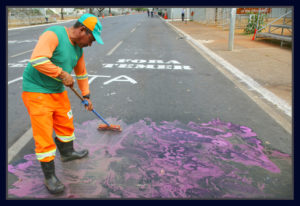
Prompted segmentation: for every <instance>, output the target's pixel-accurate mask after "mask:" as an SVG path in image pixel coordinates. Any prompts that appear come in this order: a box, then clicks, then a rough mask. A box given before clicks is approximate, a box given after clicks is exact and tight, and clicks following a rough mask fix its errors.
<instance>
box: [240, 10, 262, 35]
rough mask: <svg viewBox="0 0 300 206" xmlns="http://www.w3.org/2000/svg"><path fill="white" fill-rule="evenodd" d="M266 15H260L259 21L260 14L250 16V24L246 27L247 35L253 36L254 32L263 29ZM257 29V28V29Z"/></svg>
mask: <svg viewBox="0 0 300 206" xmlns="http://www.w3.org/2000/svg"><path fill="white" fill-rule="evenodd" d="M265 17H266V15H265V14H260V15H259V19H258V14H250V16H249V19H248V24H247V26H246V28H245V29H244V31H245V33H246V34H253V33H254V30H255V29H257V30H259V29H261V28H262V27H263V26H264V24H265V22H264V20H265ZM257 20H258V25H257ZM256 27H257V28H256Z"/></svg>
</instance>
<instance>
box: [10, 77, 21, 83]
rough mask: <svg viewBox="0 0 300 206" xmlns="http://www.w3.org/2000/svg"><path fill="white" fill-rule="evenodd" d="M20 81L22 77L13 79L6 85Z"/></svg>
mask: <svg viewBox="0 0 300 206" xmlns="http://www.w3.org/2000/svg"><path fill="white" fill-rule="evenodd" d="M22 79H23V77H19V78H16V79H13V80H11V81H9V82H8V84H11V83H14V82H16V81H19V80H22Z"/></svg>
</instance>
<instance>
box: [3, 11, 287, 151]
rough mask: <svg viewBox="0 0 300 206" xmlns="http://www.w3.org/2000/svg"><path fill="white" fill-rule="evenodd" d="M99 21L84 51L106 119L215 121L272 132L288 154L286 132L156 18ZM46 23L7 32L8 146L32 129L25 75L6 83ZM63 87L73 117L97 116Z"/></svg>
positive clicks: (14, 75) (81, 119) (23, 63)
mask: <svg viewBox="0 0 300 206" xmlns="http://www.w3.org/2000/svg"><path fill="white" fill-rule="evenodd" d="M73 23H74V21H71V22H67V23H62V24H60V25H64V26H67V27H69V26H71V25H72V24H73ZM102 24H103V28H104V29H103V34H102V38H103V41H104V45H98V44H96V43H94V44H93V46H92V47H89V48H85V49H84V52H85V61H86V64H87V70H88V73H89V75H90V77H89V79H90V81H91V83H90V90H91V95H92V101H93V104H94V107H95V109H96V111H97V112H98V113H100V114H102V115H103V117H106V118H107V117H117V118H120V119H122V120H123V121H125V122H127V123H133V122H137V121H139V120H140V119H143V118H146V117H149V118H151V119H152V120H153V121H156V122H160V121H174V120H179V121H181V122H184V123H188V122H189V121H200V122H208V121H210V120H212V119H215V118H220V119H221V120H223V121H228V122H232V123H235V124H240V125H247V126H249V127H250V128H252V129H253V130H254V131H256V132H257V134H258V136H259V137H261V138H265V139H266V140H267V137H272V142H274V143H275V144H274V147H277V149H280V150H281V151H283V152H287V153H291V137H290V135H289V134H288V133H286V132H285V131H284V130H283V129H282V128H281V127H280V126H279V125H278V124H277V123H276V122H275V121H274V120H272V119H271V118H270V117H269V116H268V115H267V114H266V113H265V112H264V111H262V110H261V109H260V108H259V107H258V106H257V105H256V104H255V103H254V102H253V101H252V100H250V99H249V98H248V97H247V96H246V95H245V94H244V93H243V92H241V91H240V90H239V89H238V88H236V87H235V86H234V84H233V83H232V82H230V81H229V80H228V79H226V78H225V77H224V76H223V75H222V74H221V73H220V72H218V71H217V70H216V69H215V68H214V67H213V66H212V65H211V64H210V63H209V62H207V60H206V59H204V58H203V57H202V56H200V55H199V53H198V52H196V51H195V50H194V49H193V48H192V47H191V46H190V45H189V44H187V43H186V42H185V40H184V39H181V38H180V36H179V35H178V34H176V33H175V32H174V31H173V30H172V29H170V28H169V27H168V26H167V25H166V24H165V23H164V22H163V21H161V20H160V19H159V18H157V17H156V18H148V17H147V16H146V15H144V14H141V15H131V16H120V17H113V18H105V19H103V21H102ZM48 26H49V25H45V26H38V27H32V28H27V29H26V28H25V29H18V30H10V31H8V63H9V65H8V72H7V80H8V82H9V84H8V98H7V99H8V115H7V117H8V147H9V146H11V145H12V144H13V143H14V142H15V141H16V140H17V139H18V138H19V137H20V136H21V135H22V134H24V132H25V131H27V130H28V129H29V128H30V119H29V117H28V114H27V111H26V108H25V107H24V104H23V102H22V99H21V92H22V80H18V81H15V82H10V81H12V80H16V79H18V78H20V77H22V73H23V71H24V68H25V66H26V64H27V62H28V60H29V58H30V55H31V51H30V50H32V49H33V48H34V46H35V44H36V42H37V39H38V37H39V35H40V34H41V33H42V31H43V30H44V29H46V28H47V27H48ZM116 46H117V47H116ZM24 52H27V53H24ZM22 53H24V54H22ZM18 54H19V55H18ZM15 55H18V56H15ZM112 65H113V66H112ZM147 65H148V67H147ZM149 65H150V66H149ZM123 67H124V68H123ZM92 75H96V76H92ZM97 75H98V76H97ZM122 75H124V76H122ZM92 78H93V79H92ZM110 80H112V81H110ZM122 80H123V81H122ZM108 81H110V82H108ZM68 91H69V92H70V94H69V97H70V100H71V103H72V108H73V113H74V118H75V119H74V121H75V122H77V123H82V122H84V121H86V120H89V119H95V118H97V117H96V116H94V114H92V113H89V112H86V111H85V110H84V109H83V108H82V105H81V104H80V101H78V99H77V97H76V96H75V95H73V94H72V91H70V90H68Z"/></svg>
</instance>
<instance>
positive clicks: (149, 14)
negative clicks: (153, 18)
mask: <svg viewBox="0 0 300 206" xmlns="http://www.w3.org/2000/svg"><path fill="white" fill-rule="evenodd" d="M147 13H148V17H149V16H150V11H149V9H147Z"/></svg>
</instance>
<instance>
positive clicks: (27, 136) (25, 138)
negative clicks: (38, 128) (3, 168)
mask: <svg viewBox="0 0 300 206" xmlns="http://www.w3.org/2000/svg"><path fill="white" fill-rule="evenodd" d="M32 138H33V133H32V128H30V129H29V130H27V131H26V132H25V133H24V134H23V135H22V136H21V137H20V138H19V139H18V140H17V141H16V142H15V143H14V144H13V145H12V146H11V147H10V148H9V149H8V160H7V161H8V163H9V162H10V161H11V160H12V159H13V158H14V157H15V156H16V155H17V154H18V153H19V152H20V151H21V149H23V147H24V146H25V145H26V144H27V143H28V142H29V141H30V140H31V139H32Z"/></svg>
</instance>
